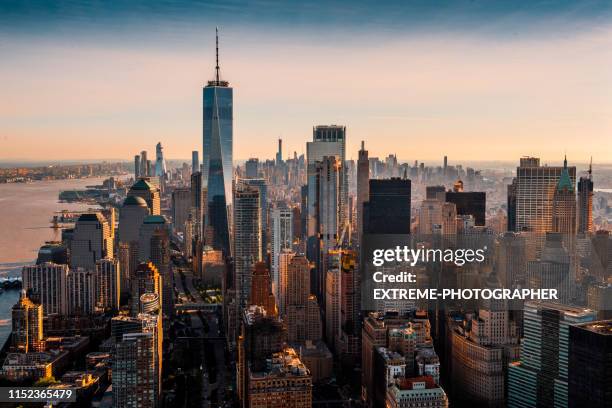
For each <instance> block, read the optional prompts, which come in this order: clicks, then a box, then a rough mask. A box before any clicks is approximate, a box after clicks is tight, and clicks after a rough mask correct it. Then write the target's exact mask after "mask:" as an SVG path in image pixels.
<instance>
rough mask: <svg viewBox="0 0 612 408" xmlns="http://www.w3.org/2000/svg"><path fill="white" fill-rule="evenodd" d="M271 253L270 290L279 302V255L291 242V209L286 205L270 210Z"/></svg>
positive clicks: (289, 246) (288, 247) (287, 248)
mask: <svg viewBox="0 0 612 408" xmlns="http://www.w3.org/2000/svg"><path fill="white" fill-rule="evenodd" d="M271 217H272V226H271V234H270V235H271V241H272V242H271V244H272V245H271V253H270V261H271V262H270V263H271V264H272V292H273V293H274V296H276V300H277V302H279V303H280V273H279V272H280V268H279V257H280V254H281V252H282V251H283V250H291V248H292V244H293V211H292V210H291V209H290V208H286V207H284V208H283V207H276V208H274V209H273V210H272V214H271Z"/></svg>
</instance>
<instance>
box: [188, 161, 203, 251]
mask: <svg viewBox="0 0 612 408" xmlns="http://www.w3.org/2000/svg"><path fill="white" fill-rule="evenodd" d="M190 194H191V209H190V214H191V224H192V232H193V237H192V239H193V240H194V241H200V240H202V239H203V238H204V235H203V234H204V229H203V228H204V217H205V209H204V207H205V205H204V201H205V200H206V190H204V189H203V187H202V173H201V172H199V171H196V172H195V173H191V185H190ZM189 255H191V253H190V254H189Z"/></svg>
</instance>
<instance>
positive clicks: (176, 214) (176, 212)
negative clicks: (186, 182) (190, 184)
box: [172, 188, 191, 234]
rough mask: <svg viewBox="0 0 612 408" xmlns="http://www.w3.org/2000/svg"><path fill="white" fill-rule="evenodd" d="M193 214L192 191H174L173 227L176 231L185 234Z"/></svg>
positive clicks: (180, 189) (185, 189)
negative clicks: (190, 215)
mask: <svg viewBox="0 0 612 408" xmlns="http://www.w3.org/2000/svg"><path fill="white" fill-rule="evenodd" d="M190 213H191V190H190V189H189V188H177V189H175V190H174V191H172V225H173V226H174V230H175V231H178V232H181V233H183V234H184V233H185V223H187V220H188V219H189V214H190Z"/></svg>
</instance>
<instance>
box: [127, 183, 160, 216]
mask: <svg viewBox="0 0 612 408" xmlns="http://www.w3.org/2000/svg"><path fill="white" fill-rule="evenodd" d="M128 197H140V198H142V199H143V200H144V201H145V202H146V203H147V207H149V212H150V213H151V214H152V215H159V214H161V201H160V200H161V199H160V192H159V188H158V187H156V186H155V185H153V184H152V183H151V181H150V180H149V179H147V178H141V179H139V180H138V181H136V183H134V184H133V185H132V187H130V189H129V191H128Z"/></svg>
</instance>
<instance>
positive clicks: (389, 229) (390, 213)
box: [363, 178, 411, 234]
mask: <svg viewBox="0 0 612 408" xmlns="http://www.w3.org/2000/svg"><path fill="white" fill-rule="evenodd" d="M410 189H411V186H410V180H408V179H400V178H392V179H386V180H370V194H369V196H370V198H369V201H367V202H365V203H364V205H363V232H364V234H410Z"/></svg>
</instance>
